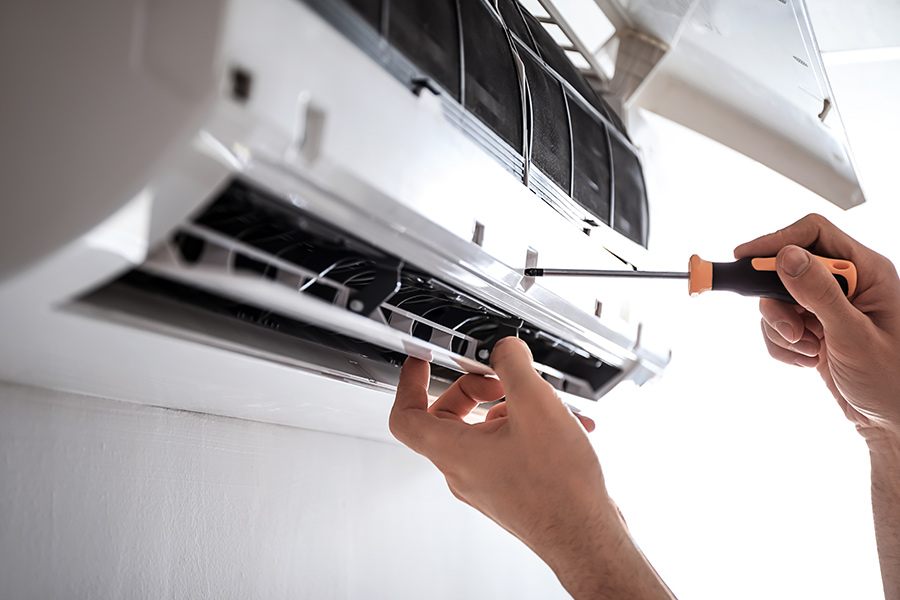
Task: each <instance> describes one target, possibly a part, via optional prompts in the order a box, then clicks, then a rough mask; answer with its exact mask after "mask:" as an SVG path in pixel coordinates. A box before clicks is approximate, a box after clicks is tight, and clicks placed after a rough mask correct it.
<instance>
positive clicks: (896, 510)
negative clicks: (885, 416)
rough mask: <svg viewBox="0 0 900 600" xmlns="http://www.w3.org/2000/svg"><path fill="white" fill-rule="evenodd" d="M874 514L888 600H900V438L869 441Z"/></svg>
mask: <svg viewBox="0 0 900 600" xmlns="http://www.w3.org/2000/svg"><path fill="white" fill-rule="evenodd" d="M869 452H870V456H871V460H872V512H873V514H874V517H875V539H876V541H877V544H878V560H879V562H880V564H881V579H882V582H883V584H884V596H885V599H886V600H900V436H897V435H885V436H883V437H879V438H878V439H875V440H870V441H869Z"/></svg>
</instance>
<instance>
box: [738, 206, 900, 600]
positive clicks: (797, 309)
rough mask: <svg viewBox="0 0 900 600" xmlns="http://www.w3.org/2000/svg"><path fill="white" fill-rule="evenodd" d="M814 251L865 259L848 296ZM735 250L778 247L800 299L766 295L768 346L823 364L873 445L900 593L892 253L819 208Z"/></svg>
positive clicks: (898, 386)
mask: <svg viewBox="0 0 900 600" xmlns="http://www.w3.org/2000/svg"><path fill="white" fill-rule="evenodd" d="M809 252H812V253H814V254H818V255H820V256H827V257H832V258H845V259H848V260H850V261H852V262H853V263H855V264H856V268H857V271H858V275H859V280H858V284H857V291H856V293H855V294H854V295H853V297H852V298H850V299H848V298H846V297H845V296H844V294H843V293H842V292H841V290H840V287H839V286H838V284H837V282H836V281H835V280H834V278H833V277H832V276H831V274H830V273H829V272H828V270H827V269H826V268H825V267H824V266H823V265H822V264H821V263H819V262H818V261H816V260H810V259H809ZM734 255H735V258H743V257H746V256H772V255H777V260H776V268H777V269H778V275H779V277H780V278H781V280H782V282H783V283H784V285H785V287H786V288H787V290H788V291H789V292H790V293H791V296H793V297H794V299H796V300H797V302H798V303H799V306H794V305H790V304H785V303H782V302H778V301H775V300H767V299H763V300H761V301H760V305H759V308H760V313H761V314H762V330H763V336H764V339H765V342H766V346H767V348H768V350H769V354H770V355H771V356H772V357H773V358H775V359H777V360H779V361H782V362H785V363H788V364H794V365H797V366H800V367H806V368H815V369H816V370H817V371H818V372H819V375H820V376H821V377H822V380H823V381H824V382H825V385H826V386H827V388H828V390H829V391H830V392H831V394H832V395H833V396H834V398H835V400H837V403H838V406H840V408H841V410H842V411H843V412H844V415H845V416H846V417H847V419H849V420H850V421H851V422H852V423H853V424H854V425H856V429H857V431H859V433H860V435H862V437H863V439H864V440H865V441H866V443H867V444H868V447H869V455H870V457H871V464H872V510H873V513H874V517H875V535H876V540H877V543H878V556H879V561H880V563H881V575H882V581H883V583H884V592H885V598H886V599H887V600H900V369H898V366H900V278H898V276H897V270H896V269H895V268H894V265H893V264H892V263H891V262H890V261H889V260H888V259H886V258H885V257H883V256H881V255H880V254H878V253H876V252H873V251H872V250H870V249H868V248H866V247H865V246H863V245H862V244H860V243H859V242H857V241H855V240H854V239H852V238H850V237H849V236H848V235H846V234H845V233H843V232H842V231H840V230H839V229H838V228H837V227H835V226H834V225H832V224H831V223H830V222H829V221H828V220H827V219H825V218H824V217H821V216H819V215H809V216H807V217H805V218H803V219H801V220H800V221H798V222H797V223H794V224H793V225H791V226H789V227H786V228H785V229H782V230H781V231H778V232H775V233H773V234H769V235H766V236H763V237H761V238H758V239H756V240H753V241H752V242H748V243H746V244H743V245H741V246H738V247H737V248H736V249H735V251H734Z"/></svg>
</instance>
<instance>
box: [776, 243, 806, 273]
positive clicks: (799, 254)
mask: <svg viewBox="0 0 900 600" xmlns="http://www.w3.org/2000/svg"><path fill="white" fill-rule="evenodd" d="M808 266H809V253H808V252H806V251H805V250H802V249H800V248H797V247H796V246H795V247H793V248H788V249H787V250H785V252H784V254H783V255H782V257H781V267H782V268H783V269H784V272H785V273H787V274H788V275H790V276H791V277H799V276H800V275H803V272H804V271H806V267H808Z"/></svg>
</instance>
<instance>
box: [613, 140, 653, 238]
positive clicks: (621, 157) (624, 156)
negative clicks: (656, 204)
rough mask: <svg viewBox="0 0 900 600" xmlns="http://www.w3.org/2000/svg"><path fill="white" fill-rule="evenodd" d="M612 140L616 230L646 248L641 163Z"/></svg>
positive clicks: (644, 200) (647, 226)
mask: <svg viewBox="0 0 900 600" xmlns="http://www.w3.org/2000/svg"><path fill="white" fill-rule="evenodd" d="M610 141H611V142H612V158H613V174H614V182H615V183H614V185H615V217H614V218H613V221H614V222H613V229H615V230H616V231H618V232H619V233H622V234H623V235H625V236H626V237H627V238H629V239H631V240H633V241H635V242H637V243H638V244H640V245H642V246H644V247H646V246H647V237H648V233H649V228H650V225H649V219H648V214H647V212H648V210H647V192H646V190H645V188H644V174H643V172H642V171H641V163H640V161H638V158H637V156H635V154H634V153H632V151H631V150H630V149H629V148H628V147H627V146H625V144H623V143H622V142H620V141H619V140H618V139H617V138H616V137H615V136H610Z"/></svg>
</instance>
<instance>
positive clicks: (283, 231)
mask: <svg viewBox="0 0 900 600" xmlns="http://www.w3.org/2000/svg"><path fill="white" fill-rule="evenodd" d="M113 286H116V287H125V288H128V289H129V290H130V293H134V292H135V291H137V292H140V294H142V295H144V296H145V297H148V298H158V299H165V300H166V301H167V302H172V301H174V302H175V305H179V306H185V307H190V308H191V309H192V310H194V311H196V310H200V311H203V312H206V313H209V314H213V315H216V316H217V317H226V318H228V319H231V320H235V321H239V322H241V323H243V324H249V325H252V326H254V327H257V328H261V329H265V330H267V331H269V332H274V333H277V334H278V335H280V336H288V337H290V338H296V339H298V340H302V341H304V342H306V343H311V344H314V345H318V346H322V347H327V348H331V349H334V350H339V351H341V352H344V353H348V354H353V355H356V356H358V357H359V358H361V359H365V360H374V361H378V362H380V363H386V364H390V365H394V366H399V364H400V363H401V362H402V359H403V358H404V355H405V354H406V353H407V352H404V349H405V348H408V347H409V346H408V344H409V342H410V341H413V340H420V341H421V342H425V343H426V344H427V346H428V347H431V348H435V349H439V350H440V351H442V352H443V353H444V355H446V356H450V357H456V358H453V359H452V360H450V361H447V362H446V363H445V364H444V366H445V367H451V368H453V367H455V368H456V369H457V370H458V371H463V370H466V369H465V364H467V361H469V362H468V364H476V363H481V364H488V362H489V358H490V352H491V350H492V349H493V346H494V344H495V343H496V342H497V341H498V340H500V339H501V338H503V337H506V336H510V335H517V336H519V337H521V338H522V339H524V340H525V341H526V342H527V343H528V344H529V346H530V347H531V348H532V351H533V353H534V357H535V361H536V363H538V364H537V365H536V367H537V368H538V370H539V371H541V372H542V373H543V375H544V377H545V378H546V379H547V380H548V381H550V382H551V383H553V384H554V385H555V386H556V387H558V388H559V389H561V390H564V391H567V392H571V393H574V394H576V395H580V396H583V397H586V398H592V399H596V398H597V397H599V395H601V394H602V392H603V390H604V389H605V388H606V387H607V384H609V383H610V382H611V381H612V380H614V379H615V378H616V377H617V376H618V375H621V373H622V370H621V369H620V368H618V367H617V366H615V365H611V364H608V363H606V362H604V361H603V360H601V359H599V358H597V357H595V356H592V355H591V354H590V353H588V352H587V351H585V350H583V349H581V348H579V347H577V346H575V345H574V344H572V343H569V342H567V341H565V340H563V339H561V338H559V337H558V336H555V335H553V334H551V333H549V332H547V331H544V330H542V329H540V328H538V327H536V326H534V325H532V324H531V323H529V322H527V321H526V320H524V319H522V318H519V317H517V316H516V315H513V314H510V313H509V312H508V311H504V310H501V309H499V308H498V307H496V306H493V305H492V304H490V303H488V302H485V301H483V300H481V299H479V298H477V297H476V296H475V295H473V294H470V293H467V292H465V291H463V290H460V289H458V288H456V287H454V286H452V285H450V284H448V283H447V282H445V281H442V280H441V279H439V278H437V277H435V276H433V275H431V274H429V273H427V272H425V271H423V270H421V269H419V268H417V267H416V266H415V265H413V264H410V263H409V262H408V261H407V260H404V259H402V258H400V257H397V256H394V255H392V254H389V253H387V252H384V251H382V250H380V249H378V248H376V247H374V246H372V245H371V244H369V243H367V242H365V241H362V240H361V239H360V238H357V237H356V236H354V235H353V234H351V233H349V232H346V231H343V230H342V229H340V228H339V227H336V226H334V225H332V224H329V223H326V222H324V221H322V220H320V219H318V218H316V217H313V216H312V215H309V214H307V213H305V212H303V211H302V210H300V209H298V208H297V207H295V206H293V205H290V204H288V203H286V202H284V201H282V200H281V199H280V198H279V197H277V196H275V195H273V194H270V193H268V192H265V191H263V190H261V189H259V188H256V187H254V186H253V185H251V184H248V183H246V182H243V181H233V182H232V183H230V184H229V185H228V186H227V188H226V189H225V190H224V191H223V192H222V193H221V194H220V195H219V197H218V198H216V199H215V200H214V201H213V202H212V203H211V204H210V205H209V206H208V207H207V208H205V209H204V210H203V211H201V212H200V213H199V214H198V215H197V216H196V217H195V218H193V219H192V220H191V221H189V222H186V223H184V224H182V225H181V226H180V227H179V229H178V231H177V232H176V233H175V234H174V235H173V236H171V238H170V239H169V240H167V241H166V242H165V243H164V244H163V245H162V246H161V247H159V248H157V249H156V251H155V252H154V253H153V255H152V256H151V258H150V259H149V260H148V261H147V262H146V263H145V264H144V265H143V266H142V267H141V268H139V269H137V270H135V271H133V272H131V273H129V274H127V275H125V276H123V277H121V278H120V279H119V280H118V281H117V282H115V283H114V284H113ZM86 300H87V301H88V302H90V298H88V299H86ZM361 318H364V320H363V321H360V319H361ZM204 333H205V334H206V335H208V336H215V335H216V331H215V330H210V331H206V332H204Z"/></svg>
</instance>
